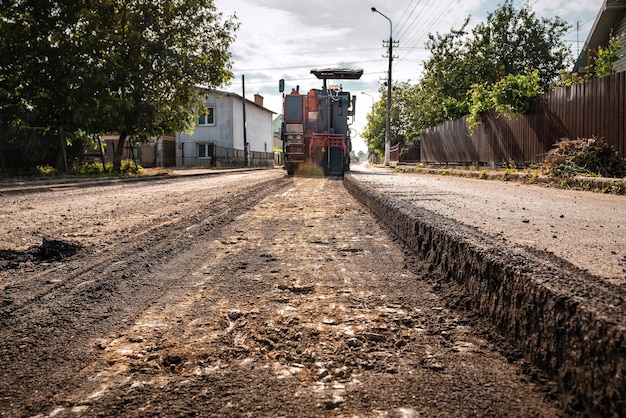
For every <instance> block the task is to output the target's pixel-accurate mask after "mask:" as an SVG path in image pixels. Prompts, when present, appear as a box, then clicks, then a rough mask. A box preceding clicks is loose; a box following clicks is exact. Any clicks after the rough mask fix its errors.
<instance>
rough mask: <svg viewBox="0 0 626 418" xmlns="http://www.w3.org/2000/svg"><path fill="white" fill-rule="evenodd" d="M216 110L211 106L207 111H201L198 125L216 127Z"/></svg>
mask: <svg viewBox="0 0 626 418" xmlns="http://www.w3.org/2000/svg"><path fill="white" fill-rule="evenodd" d="M214 115H215V109H214V108H213V107H211V106H207V107H206V110H204V111H200V114H199V115H198V125H199V126H211V125H215V119H214Z"/></svg>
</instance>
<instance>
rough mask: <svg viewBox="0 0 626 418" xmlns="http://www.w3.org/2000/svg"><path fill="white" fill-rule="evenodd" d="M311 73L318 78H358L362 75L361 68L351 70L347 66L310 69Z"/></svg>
mask: <svg viewBox="0 0 626 418" xmlns="http://www.w3.org/2000/svg"><path fill="white" fill-rule="evenodd" d="M311 74H313V75H315V77H317V78H318V79H320V80H358V79H360V78H361V76H362V75H363V70H362V69H358V70H351V69H348V68H324V69H317V70H311Z"/></svg>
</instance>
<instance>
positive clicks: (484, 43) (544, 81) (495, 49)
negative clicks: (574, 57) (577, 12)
mask: <svg viewBox="0 0 626 418" xmlns="http://www.w3.org/2000/svg"><path fill="white" fill-rule="evenodd" d="M569 29H570V25H569V24H568V23H567V22H566V21H564V20H563V19H561V18H560V17H558V16H556V17H555V18H554V19H548V18H538V17H537V16H536V15H535V13H534V12H533V11H532V8H531V6H530V3H529V2H524V5H523V6H522V7H521V8H520V9H516V8H515V7H514V6H513V0H505V2H504V4H502V5H501V6H500V7H499V8H498V9H496V10H495V11H494V12H493V13H489V14H488V15H487V21H486V22H484V23H479V24H478V25H477V26H476V27H475V28H474V29H473V30H472V34H473V38H472V39H471V40H470V41H469V42H468V49H467V52H468V54H467V57H468V58H469V57H471V59H472V64H471V67H472V68H473V69H474V71H476V72H477V73H478V74H480V76H481V78H482V81H483V82H488V83H489V84H494V83H495V82H496V81H498V80H499V79H501V78H502V77H506V76H507V75H509V74H511V75H519V74H522V73H525V74H528V73H530V72H531V71H534V70H536V71H537V72H538V75H539V79H540V80H541V85H542V87H543V88H544V89H547V88H548V87H549V86H550V84H551V83H552V82H553V81H554V80H556V79H557V78H558V77H559V72H560V71H561V70H562V69H564V68H566V67H568V66H570V65H571V59H570V58H569V57H570V55H571V51H570V48H569V46H567V44H566V43H565V41H564V39H563V37H564V35H565V34H566V32H567V31H568V30H569Z"/></svg>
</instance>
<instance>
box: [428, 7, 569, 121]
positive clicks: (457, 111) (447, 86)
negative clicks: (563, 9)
mask: <svg viewBox="0 0 626 418" xmlns="http://www.w3.org/2000/svg"><path fill="white" fill-rule="evenodd" d="M468 21H469V20H466V21H465V23H464V24H463V26H462V27H461V28H460V29H458V30H454V29H453V30H451V32H450V33H448V34H444V35H441V34H438V33H437V34H435V35H429V40H428V42H427V48H428V49H429V51H430V54H431V56H430V58H429V59H428V60H427V61H426V62H425V63H424V73H423V76H422V79H421V81H420V86H419V87H418V88H419V90H420V91H421V92H422V93H421V98H422V102H421V103H422V104H421V107H422V113H423V114H424V115H425V117H424V118H423V121H422V122H423V123H425V125H422V126H421V128H424V127H428V126H432V125H435V124H437V123H439V122H442V121H444V120H452V119H456V118H458V117H461V116H463V115H464V114H467V113H468V110H469V106H468V104H469V103H468V94H469V93H470V92H471V91H472V86H474V85H480V86H485V87H486V88H488V89H490V88H491V86H493V85H494V84H496V83H497V82H498V81H499V80H501V79H503V78H505V77H507V76H509V75H512V76H520V75H526V76H530V75H531V74H533V72H534V71H537V74H538V76H539V84H540V86H541V87H542V88H543V89H544V90H547V89H548V87H549V86H550V84H551V83H552V82H553V81H554V80H556V79H557V78H558V77H559V74H560V72H561V71H562V70H563V69H565V68H567V67H568V66H569V65H570V64H571V63H570V59H569V58H568V57H569V54H570V50H569V47H568V46H567V44H566V43H565V41H564V39H563V37H564V35H565V33H566V32H567V30H568V29H569V25H568V24H567V23H566V22H565V21H564V20H562V19H561V18H559V17H555V18H554V19H547V18H538V17H536V15H535V13H534V12H533V11H532V9H531V7H530V5H529V4H528V3H524V5H523V6H522V7H521V8H520V9H516V8H515V7H514V6H513V2H512V0H506V1H505V2H504V4H502V5H500V6H499V8H498V9H496V10H495V11H494V12H492V13H489V14H488V15H487V20H486V21H485V22H482V23H479V24H478V25H476V27H475V28H474V29H473V30H472V31H471V34H470V33H468V32H467V30H466V27H467V24H468Z"/></svg>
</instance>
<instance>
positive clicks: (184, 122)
mask: <svg viewBox="0 0 626 418" xmlns="http://www.w3.org/2000/svg"><path fill="white" fill-rule="evenodd" d="M5 3H6V4H7V8H5V10H4V11H3V12H2V15H0V16H1V19H0V25H1V26H0V39H2V41H0V56H1V57H3V58H0V83H1V84H0V87H2V88H3V89H5V90H6V91H7V92H8V93H9V95H11V97H14V98H16V99H18V105H17V106H16V107H15V112H14V113H13V114H12V115H11V117H12V118H13V119H14V120H15V121H18V122H19V120H20V119H24V120H27V121H28V123H30V124H34V125H38V126H56V125H64V126H69V127H71V129H82V130H84V131H87V132H90V133H118V134H119V140H118V143H117V146H116V149H115V151H116V152H115V159H114V166H113V167H114V170H115V171H119V169H120V166H121V156H122V153H123V150H124V145H125V144H126V141H127V140H128V139H129V138H133V139H135V140H144V139H147V138H149V137H151V136H154V135H160V134H163V133H169V132H173V131H182V130H188V129H190V128H191V127H192V126H193V123H194V120H195V116H196V113H197V111H198V109H199V110H200V111H201V110H202V91H201V90H199V88H198V87H204V88H207V89H208V88H213V87H216V86H219V85H221V84H223V83H224V82H225V81H226V80H228V79H230V78H231V77H232V73H231V71H230V69H231V61H230V54H229V53H228V48H229V46H230V44H231V43H232V42H233V40H234V33H235V32H236V30H237V23H236V22H235V20H234V18H229V19H226V20H223V18H222V15H221V14H220V13H219V12H218V11H217V9H216V8H215V6H214V4H213V0H154V1H149V2H147V1H142V0H87V1H83V2H79V1H78V0H76V1H74V0H68V1H64V2H57V1H54V0H9V1H7V2H5ZM7 54H8V55H7ZM66 130H67V129H66Z"/></svg>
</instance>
